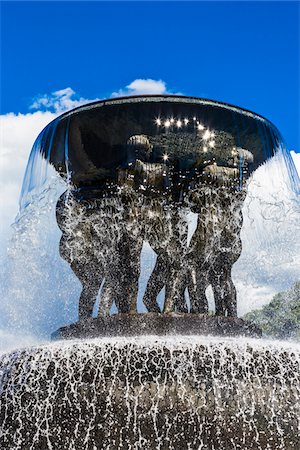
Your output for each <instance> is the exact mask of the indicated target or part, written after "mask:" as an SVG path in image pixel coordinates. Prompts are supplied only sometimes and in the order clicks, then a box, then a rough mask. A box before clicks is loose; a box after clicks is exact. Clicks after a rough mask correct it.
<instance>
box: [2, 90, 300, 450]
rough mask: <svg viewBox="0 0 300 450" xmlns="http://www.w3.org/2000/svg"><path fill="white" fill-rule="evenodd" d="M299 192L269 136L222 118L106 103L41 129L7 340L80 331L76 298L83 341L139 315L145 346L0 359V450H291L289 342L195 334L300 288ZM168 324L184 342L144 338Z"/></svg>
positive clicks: (243, 117)
mask: <svg viewBox="0 0 300 450" xmlns="http://www.w3.org/2000/svg"><path fill="white" fill-rule="evenodd" d="M139 108H140V109H139ZM147 121H148V122H147ZM199 155H200V156H199ZM116 168H117V169H116ZM299 187H300V183H299V177H298V175H297V172H296V170H295V167H294V165H293V163H292V160H291V157H290V155H289V153H288V152H287V151H286V149H285V147H284V144H283V142H282V139H281V137H280V134H279V133H278V131H277V130H276V128H275V127H274V126H273V125H272V124H270V122H268V121H267V120H265V119H263V118H261V117H259V116H257V115H255V114H253V113H250V112H247V111H243V110H240V109H239V108H235V107H232V106H228V105H224V104H219V103H216V102H211V101H207V100H198V99H187V98H182V97H166V98H164V97H142V98H133V99H123V100H122V99H116V100H111V101H108V102H100V103H99V104H96V105H87V106H85V107H82V108H79V110H78V111H77V110H75V111H73V112H70V113H67V114H65V115H63V116H62V117H61V118H58V119H56V120H55V121H54V122H52V123H51V124H49V125H48V127H46V129H45V130H44V131H43V132H42V133H41V134H40V136H39V137H38V139H37V141H36V143H35V144H34V147H33V150H32V153H31V156H30V160H29V163H28V167H27V170H26V174H25V177H24V183H23V189H22V195H21V200H20V214H19V216H18V218H17V220H16V223H15V224H14V229H15V233H14V238H13V240H12V242H11V245H10V248H9V255H8V261H7V265H6V271H5V272H4V275H3V287H4V289H5V295H4V294H2V298H3V299H4V301H3V302H2V305H1V312H2V319H0V320H1V322H0V324H1V328H2V333H3V334H5V333H8V332H10V333H13V334H15V335H17V336H19V338H20V345H19V346H22V342H24V341H23V339H24V334H26V333H27V334H28V335H29V336H28V339H30V342H31V341H32V340H33V341H34V340H37V341H38V340H45V339H46V338H48V337H49V335H50V333H52V332H53V331H54V330H57V329H58V328H59V327H62V326H63V325H68V324H70V323H74V322H76V320H77V316H78V298H79V297H80V300H79V316H80V318H81V321H82V323H83V324H84V334H82V336H83V335H84V336H88V335H89V330H90V335H93V333H92V332H91V330H92V328H93V327H94V324H95V323H98V327H99V324H101V326H102V325H103V326H104V325H105V323H106V322H105V321H108V322H107V323H109V320H111V319H114V320H115V319H116V324H115V328H114V330H115V331H116V330H117V335H118V336H120V335H122V334H126V330H128V327H127V328H126V326H127V325H126V323H127V322H128V320H129V319H128V318H126V316H127V313H128V312H129V311H130V310H132V309H133V310H134V309H135V308H137V311H138V312H139V313H141V312H143V313H145V311H146V310H147V309H148V311H151V313H150V314H149V315H147V314H144V315H139V316H140V317H145V318H146V317H148V318H149V323H147V321H146V319H145V320H144V319H142V320H140V319H138V320H139V321H138V322H136V323H137V324H138V326H137V328H139V329H136V334H139V335H142V336H139V337H135V338H131V337H122V338H120V337H118V338H117V337H115V336H112V337H110V338H104V337H103V338H101V339H100V338H98V339H93V340H92V339H90V340H81V341H77V340H75V341H71V342H69V343H66V342H58V343H53V344H45V345H39V346H35V347H31V348H27V349H24V350H17V351H14V352H11V353H7V354H4V355H3V356H2V358H1V366H0V367H1V369H0V377H1V378H0V386H1V391H0V394H1V396H0V402H1V403H0V421H1V431H2V433H1V437H0V439H1V441H0V442H1V445H2V447H1V448H4V449H11V450H12V449H13V450H18V449H22V450H27V449H34V450H35V449H36V450H37V449H58V450H59V449H70V450H71V449H72V450H73V449H74V450H75V449H76V450H77V449H93V450H95V449H102V448H103V449H119V448H125V449H127V448H128V449H140V448H145V449H161V450H163V449H178V450H179V449H180V450H181V449H205V450H213V449H214V450H216V449H225V448H226V449H253V450H255V449H257V450H260V449H268V450H275V449H276V450H277V449H286V450H289V449H297V448H298V447H297V445H298V443H299V438H300V436H299V430H300V424H299V416H300V414H299V413H300V411H299V404H300V380H299V361H300V348H299V344H297V343H284V342H268V341H265V340H261V341H259V340H256V339H253V338H250V337H249V338H247V339H246V338H242V337H234V338H228V337H222V338H218V337H209V336H203V335H201V328H200V329H199V330H200V331H199V333H196V334H197V336H196V335H193V334H194V329H195V323H196V324H197V323H198V324H201V323H205V324H209V323H215V324H217V325H218V327H217V329H218V331H219V332H220V331H221V332H222V330H223V333H224V334H226V333H227V331H226V330H228V328H226V327H228V323H229V324H231V325H232V324H233V323H235V324H239V322H238V321H239V320H240V319H237V318H236V303H235V301H236V297H235V295H236V294H235V292H236V293H237V300H238V304H237V307H238V313H239V315H240V312H241V311H242V312H247V310H250V309H252V308H253V306H254V305H255V301H257V297H259V295H260V294H262V295H263V294H264V296H265V298H269V299H270V298H271V296H272V294H273V293H275V292H277V291H278V290H280V289H284V288H286V287H289V285H290V284H291V283H292V282H293V281H295V280H297V277H298V276H299V275H298V274H299V272H297V270H298V271H299V269H300V267H299V263H298V262H297V256H299V254H300V231H299V219H300V207H299V199H298V194H299ZM170 199H171V200H170ZM174 205H175V206H174ZM224 223H226V226H224ZM297 233H298V234H297ZM297 236H298V237H299V239H298V238H297ZM229 244H230V245H229ZM58 248H59V251H60V255H61V256H62V258H63V259H62V258H60V256H59V252H58ZM225 266H226V267H227V272H226V270H223V268H224V267H225ZM199 267H201V270H199ZM291 267H292V268H291ZM71 269H72V270H71ZM231 269H232V270H231ZM224 274H225V275H224ZM228 274H229V275H228ZM224 276H226V283H225V286H226V287H225V288H222V283H223V281H222V277H224ZM80 285H81V286H80ZM224 291H225V294H224ZM80 292H81V294H80ZM220 292H221V293H220ZM249 292H250V294H249ZM219 294H220V297H218V295H219ZM268 296H269V297H268ZM252 297H253V298H254V300H253V299H252ZM218 299H221V300H218ZM234 299H235V300H234ZM80 308H81V309H80ZM208 310H209V314H210V315H209V316H206V315H207V314H208ZM92 311H93V316H94V317H95V316H97V315H99V316H100V317H99V319H92V317H91V315H92ZM161 311H163V312H164V313H165V314H160V312H161ZM117 312H119V313H120V312H121V313H123V314H116V313H117ZM131 312H132V311H131ZM213 312H215V313H216V314H217V316H211V314H212V313H213ZM111 314H114V315H113V317H111ZM224 316H226V317H224ZM133 317H134V315H133ZM157 317H159V320H158V319H157ZM205 317H206V318H205ZM193 318H198V319H197V320H198V322H193V320H194V319H193ZM175 319H176V321H177V322H176V323H179V324H180V323H182V325H180V326H179V328H178V325H176V327H177V328H176V327H175ZM96 320H98V322H95V321H96ZM130 320H131V319H130ZM126 321H127V322H126ZM180 321H181V322H180ZM185 321H186V322H185ZM201 321H202V322H201ZM163 322H165V323H169V324H170V326H169V328H168V333H171V334H172V333H173V334H174V333H175V334H176V332H177V331H178V329H180V330H181V334H183V335H181V336H180V335H179V336H176V337H175V336H173V337H167V336H160V337H158V336H156V337H155V336H143V334H145V333H143V329H142V327H145V328H144V329H147V330H148V331H149V326H148V325H149V324H150V325H151V326H153V329H151V327H150V334H152V335H153V334H154V335H158V334H164V331H163V332H160V331H161V330H159V329H158V328H157V327H158V324H162V323H163ZM184 323H186V324H188V325H186V326H185V325H184ZM80 324H81V322H79V325H80ZM224 324H225V325H226V324H227V325H226V326H225V325H224ZM75 325H76V324H75ZM76 326H77V325H76ZM159 326H160V325H159ZM232 326H233V325H232ZM238 326H239V325H238ZM172 327H174V328H173V329H172ZM193 327H194V328H193ZM243 327H244V328H243ZM94 329H96V334H97V333H98V335H99V334H100V335H101V330H99V329H98V328H97V327H96V328H94ZM109 329H110V331H111V330H112V328H109ZM60 330H62V329H61V328H60ZM69 330H71V334H70V335H68V337H72V332H73V331H72V330H74V328H72V326H71V328H69ZM151 330H152V331H151ZM163 330H165V328H163ZM203 330H204V328H202V331H203ZM208 330H210V332H211V333H212V332H213V330H215V328H209V327H208ZM235 330H238V331H239V332H241V331H243V333H242V334H244V335H246V334H247V333H246V328H245V325H243V326H242V328H237V329H235ZM247 330H249V328H247ZM131 331H132V330H131ZM82 332H83V331H82V330H81V331H80V333H82ZM208 332H209V331H208ZM247 332H248V331H247ZM251 332H252V329H250V334H251ZM61 333H62V334H61V336H63V335H64V334H63V332H61ZM255 333H256V331H255ZM255 333H254V335H255ZM94 334H95V333H94ZM129 334H132V332H131V333H129ZM133 334H134V333H133ZM187 334H189V336H186V335H187ZM231 334H234V331H233V329H232V332H231ZM256 334H257V333H256ZM106 335H107V333H106ZM66 336H67V335H66ZM23 345H24V344H23ZM13 346H16V344H15V343H14V344H13V345H12V347H13Z"/></svg>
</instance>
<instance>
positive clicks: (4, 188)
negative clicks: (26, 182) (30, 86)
mask: <svg viewBox="0 0 300 450" xmlns="http://www.w3.org/2000/svg"><path fill="white" fill-rule="evenodd" d="M55 117H56V115H55V114H54V113H51V112H41V111H37V112H35V113H28V114H14V113H9V114H5V115H2V116H0V126H1V138H0V142H1V153H0V211H1V217H0V230H1V237H2V239H1V241H2V242H1V244H2V245H3V244H4V238H5V236H7V234H8V232H9V225H10V224H11V223H12V222H13V221H14V218H15V216H16V214H17V212H18V199H19V194H20V190H21V186H22V181H23V176H24V172H25V168H26V164H27V160H28V157H29V153H30V150H31V147H32V145H33V143H34V141H35V139H36V137H37V135H38V134H39V133H40V131H41V130H42V129H43V128H44V127H45V126H46V125H47V124H48V123H49V122H51V120H53V119H54V118H55Z"/></svg>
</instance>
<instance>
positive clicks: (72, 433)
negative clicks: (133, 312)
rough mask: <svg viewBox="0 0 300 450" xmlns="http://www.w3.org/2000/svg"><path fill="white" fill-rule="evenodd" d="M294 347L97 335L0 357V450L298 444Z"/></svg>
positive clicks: (298, 374) (283, 449) (299, 394)
mask: <svg viewBox="0 0 300 450" xmlns="http://www.w3.org/2000/svg"><path fill="white" fill-rule="evenodd" d="M299 370H300V355H299V346H295V345H294V344H291V343H290V344H288V343H282V342H267V341H256V340H254V339H252V340H250V341H249V340H247V341H246V340H244V339H241V338H240V339H229V338H227V339H222V341H221V340H220V339H218V338H215V339H213V338H207V337H199V336H197V337H188V338H184V337H179V338H176V339H174V338H172V339H170V338H161V339H157V338H154V337H144V338H143V339H137V338H134V339H133V338H131V339H130V338H126V339H124V338H123V339H116V338H109V339H105V338H104V339H101V340H100V339H96V340H90V341H85V342H80V341H74V342H71V343H59V344H51V345H47V346H44V347H37V348H34V347H33V348H31V349H28V350H20V351H17V352H15V353H12V354H10V355H7V356H4V357H3V358H2V364H1V386H2V388H1V396H2V401H3V402H4V403H5V407H4V406H3V407H2V409H1V416H0V417H1V421H2V426H3V429H4V433H3V435H2V438H1V444H2V447H1V448H10V449H26V450H27V449H28V450H29V449H30V450H37V449H38V450H44V449H45V450H46V449H57V450H74V449H82V450H83V449H91V450H95V449H119V448H126V449H136V450H138V449H149V450H151V449H160V450H167V449H172V450H173V449H176V450H181V449H203V450H204V449H225V448H226V449H228V450H231V449H247V450H250V449H253V450H258V449H268V450H275V449H276V450H291V449H295V450H296V449H298V448H299V426H300V423H299V418H300V403H299V398H300V379H299V378H300V371H299Z"/></svg>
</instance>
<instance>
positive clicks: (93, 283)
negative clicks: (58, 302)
mask: <svg viewBox="0 0 300 450" xmlns="http://www.w3.org/2000/svg"><path fill="white" fill-rule="evenodd" d="M71 267H72V269H73V271H74V273H75V274H76V275H77V277H78V279H79V280H80V282H81V284H82V291H81V294H80V298H79V320H84V319H87V318H89V317H92V314H93V308H94V305H95V302H96V299H97V295H98V292H99V289H100V286H101V283H102V280H103V278H102V276H101V275H100V274H99V273H95V267H93V266H87V267H84V268H83V269H82V268H78V264H75V268H74V265H73V264H72V265H71Z"/></svg>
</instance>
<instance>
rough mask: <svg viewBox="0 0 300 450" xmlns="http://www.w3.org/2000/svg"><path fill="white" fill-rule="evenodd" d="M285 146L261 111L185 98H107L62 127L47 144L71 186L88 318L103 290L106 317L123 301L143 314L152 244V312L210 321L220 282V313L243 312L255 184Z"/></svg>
mask: <svg viewBox="0 0 300 450" xmlns="http://www.w3.org/2000/svg"><path fill="white" fill-rule="evenodd" d="M280 139H281V138H280V135H279V133H278V131H277V130H276V128H275V127H274V126H273V125H272V124H271V123H270V122H268V121H267V120H266V119H264V118H262V117H260V116H257V115H256V114H254V113H251V112H249V111H245V110H242V109H240V108H236V107H233V106H230V105H226V104H222V103H217V102H212V101H209V100H202V99H196V98H188V97H177V96H159V97H155V96H148V97H133V98H124V99H115V100H107V101H103V102H98V103H95V104H91V105H86V106H83V107H80V108H78V109H76V110H73V111H71V112H70V113H66V114H64V115H62V116H61V117H60V118H59V119H56V121H54V122H53V123H52V124H50V125H49V126H48V127H47V128H46V129H45V130H44V131H43V133H42V134H41V135H40V136H39V138H38V145H39V146H40V152H41V153H42V154H43V155H44V156H45V157H46V158H47V159H48V160H49V161H50V163H51V164H53V166H54V167H55V168H56V170H57V171H58V172H59V173H60V174H61V176H62V177H64V178H66V179H67V181H68V182H69V189H68V191H67V192H66V193H65V194H64V195H63V196H62V197H61V198H60V199H59V201H58V203H57V221H58V224H59V226H60V229H61V231H62V238H61V241H60V253H61V256H62V257H63V258H64V259H65V260H66V261H68V263H69V264H70V265H71V268H72V270H73V271H74V273H75V274H76V275H77V277H78V278H79V280H80V281H81V283H82V293H81V297H80V302H79V318H80V319H85V318H87V317H90V316H91V315H92V311H93V307H94V304H95V301H96V297H97V295H98V291H99V289H100V286H101V284H102V289H101V295H100V296H101V298H100V308H99V314H100V315H103V316H108V315H109V314H110V311H111V307H112V305H113V303H115V305H116V307H117V310H118V312H119V313H128V312H129V313H135V312H136V311H137V295H138V288H139V286H138V283H139V276H140V263H141V250H142V246H143V243H144V242H148V244H149V245H150V246H151V248H152V250H153V251H154V252H155V253H156V255H157V259H156V263H155V266H154V269H153V271H152V273H151V275H150V278H149V280H148V282H147V286H146V290H145V293H144V297H143V302H144V304H145V306H146V308H147V309H148V311H149V312H156V313H160V312H163V313H170V312H173V311H176V312H190V313H202V314H207V313H208V301H207V297H206V289H207V287H208V286H211V288H212V291H213V294H214V301H215V313H216V315H223V316H236V315H237V299H236V289H235V286H234V283H233V281H232V276H231V271H232V266H233V264H234V263H235V262H236V261H237V259H238V258H239V256H240V254H241V250H242V243H241V238H240V231H241V227H242V207H243V202H244V199H245V196H246V190H247V180H248V179H249V177H250V175H251V173H252V172H253V171H254V170H255V169H256V168H257V167H258V166H259V165H260V164H261V163H262V162H263V161H265V160H266V159H267V158H269V157H271V156H272V155H273V154H274V153H275V151H276V148H277V146H278V143H279V142H280ZM191 212H192V213H194V214H196V217H197V219H196V220H197V226H196V229H195V232H194V234H193V236H192V237H191V238H190V239H188V218H187V215H188V214H189V213H191ZM163 288H164V289H165V300H164V305H163V308H162V311H161V308H160V306H159V304H158V302H157V297H158V294H159V293H160V291H161V290H162V289H163Z"/></svg>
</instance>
